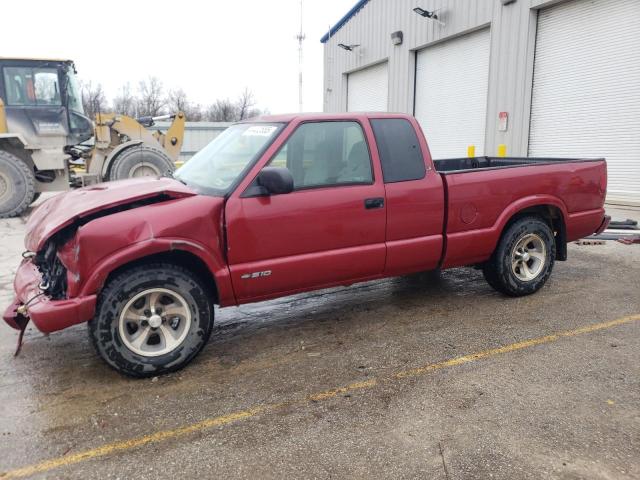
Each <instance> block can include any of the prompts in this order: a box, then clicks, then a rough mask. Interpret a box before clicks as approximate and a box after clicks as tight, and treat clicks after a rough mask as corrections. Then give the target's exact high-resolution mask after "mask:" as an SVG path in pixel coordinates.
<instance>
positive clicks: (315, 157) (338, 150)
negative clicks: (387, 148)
mask: <svg viewBox="0 0 640 480" xmlns="http://www.w3.org/2000/svg"><path fill="white" fill-rule="evenodd" d="M270 165H271V166H274V167H287V168H288V169H289V170H290V171H291V174H292V175H293V181H294V188H296V189H301V188H311V187H321V186H327V185H341V184H363V183H364V184H370V183H372V182H373V175H372V173H371V159H370V157H369V149H368V148H367V143H366V140H365V138H364V132H363V131H362V127H361V126H360V124H359V123H358V122H313V123H304V124H302V125H300V126H299V127H298V128H297V129H296V131H295V132H293V134H292V135H291V137H290V138H289V139H288V140H287V142H286V143H285V144H284V145H283V146H282V148H280V150H279V151H278V153H277V154H276V156H275V157H274V158H273V159H272V160H271V162H270Z"/></svg>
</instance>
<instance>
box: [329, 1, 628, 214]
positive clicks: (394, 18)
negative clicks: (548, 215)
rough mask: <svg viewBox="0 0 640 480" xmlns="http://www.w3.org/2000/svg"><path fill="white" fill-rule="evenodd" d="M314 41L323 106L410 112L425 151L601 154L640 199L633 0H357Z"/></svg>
mask: <svg viewBox="0 0 640 480" xmlns="http://www.w3.org/2000/svg"><path fill="white" fill-rule="evenodd" d="M415 8H421V9H422V13H423V15H426V16H423V15H420V14H419V13H416V12H415V11H414V9H415ZM433 13H435V16H436V17H437V19H436V18H434V17H433V16H432V17H431V18H429V15H432V14H433ZM394 32H395V33H394ZM398 32H401V33H398ZM392 34H393V35H392ZM399 37H400V38H399ZM322 42H323V43H324V44H325V47H324V52H325V53H324V64H325V79H324V83H325V91H324V109H325V111H329V112H336V111H396V112H406V113H412V114H414V115H415V116H416V117H417V118H418V120H419V121H420V123H421V125H422V127H423V129H424V131H425V134H426V135H427V139H428V141H429V143H430V147H431V153H432V156H433V157H434V158H446V157H461V156H465V155H466V152H467V145H470V144H472V145H475V146H476V155H495V154H496V150H497V146H498V145H499V144H505V145H506V146H507V151H508V154H509V155H513V156H524V155H530V156H567V157H606V159H607V161H608V166H609V186H608V191H609V195H608V201H610V202H612V203H622V204H640V1H639V0H361V1H359V2H358V3H357V4H356V5H355V6H354V7H353V8H352V9H351V11H349V12H348V13H347V15H345V16H344V17H343V18H342V19H341V20H340V21H339V22H338V23H337V24H336V25H335V26H334V27H332V28H331V30H330V32H328V33H327V34H326V35H325V36H324V37H323V38H322ZM399 42H401V43H399ZM340 44H342V47H341V46H340ZM355 45H358V46H355ZM345 47H346V48H345ZM349 49H350V50H349Z"/></svg>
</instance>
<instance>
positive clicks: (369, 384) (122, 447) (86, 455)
mask: <svg viewBox="0 0 640 480" xmlns="http://www.w3.org/2000/svg"><path fill="white" fill-rule="evenodd" d="M638 320H640V315H630V316H628V317H623V318H619V319H617V320H612V321H610V322H602V323H595V324H592V325H587V326H584V327H580V328H576V329H574V330H566V331H561V332H556V333H553V334H551V335H546V336H544V337H538V338H532V339H530V340H525V341H522V342H517V343H512V344H509V345H505V346H503V347H499V348H491V349H488V350H483V351H480V352H476V353H472V354H469V355H463V356H460V357H455V358H452V359H449V360H445V361H443V362H438V363H432V364H429V365H424V366H422V367H418V368H413V369H410V370H404V371H401V372H398V373H396V374H395V375H393V376H392V377H389V379H388V380H393V379H401V378H407V377H416V376H420V375H425V374H427V373H429V372H432V371H435V370H439V369H443V368H448V367H454V366H457V365H462V364H464V363H470V362H475V361H476V360H480V359H484V358H489V357H493V356H496V355H501V354H503V353H509V352H514V351H517V350H522V349H525V348H530V347H534V346H536V345H542V344H545V343H551V342H555V341H557V340H560V339H561V338H564V337H575V336H577V335H583V334H585V333H591V332H595V331H597V330H604V329H607V328H612V327H615V326H618V325H623V324H626V323H631V322H635V321H638ZM382 381H385V379H379V380H377V379H375V378H372V379H370V380H366V381H362V382H355V383H352V384H349V385H347V386H344V387H338V388H332V389H330V390H325V391H323V392H318V393H314V394H312V395H309V396H307V397H305V398H303V399H301V400H292V401H289V402H284V403H271V404H264V405H257V406H255V407H252V408H249V409H247V410H241V411H238V412H233V413H229V414H226V415H221V416H218V417H213V418H208V419H206V420H203V421H201V422H197V423H193V424H190V425H186V426H184V427H179V428H175V429H171V430H161V431H158V432H155V433H152V434H149V435H145V436H143V437H138V438H133V439H130V440H123V441H119V442H114V443H109V444H107V445H103V446H101V447H97V448H93V449H90V450H85V451H83V452H78V453H74V454H71V455H66V456H62V457H58V458H52V459H51V460H46V461H44V462H41V463H37V464H34V465H30V466H26V467H22V468H17V469H15V470H10V471H8V472H4V473H0V479H9V478H20V477H28V476H30V475H35V474H36V473H43V472H47V471H49V470H53V469H55V468H60V467H65V466H69V465H73V464H76V463H80V462H83V461H85V460H91V459H93V458H98V457H104V456H105V455H110V454H112V453H117V452H122V451H126V450H131V449H134V448H137V447H142V446H144V445H149V444H152V443H159V442H163V441H166V440H171V439H174V438H177V437H182V436H185V435H188V434H191V433H195V432H200V431H203V430H208V429H211V428H213V427H219V426H222V425H227V424H230V423H236V422H239V421H241V420H245V419H247V418H251V417H255V416H256V415H259V414H262V413H268V412H270V411H274V410H277V409H279V408H282V407H285V406H288V405H295V404H307V403H309V402H320V401H323V400H328V399H330V398H334V397H336V396H338V395H340V394H345V393H349V392H352V391H356V390H364V389H369V388H373V387H375V386H376V385H378V384H379V383H381V382H382Z"/></svg>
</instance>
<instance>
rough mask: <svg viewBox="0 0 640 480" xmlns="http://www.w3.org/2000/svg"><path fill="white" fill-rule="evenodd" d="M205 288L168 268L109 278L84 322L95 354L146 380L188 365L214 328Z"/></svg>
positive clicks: (184, 272)
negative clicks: (94, 310) (91, 312)
mask: <svg viewBox="0 0 640 480" xmlns="http://www.w3.org/2000/svg"><path fill="white" fill-rule="evenodd" d="M208 292H209V290H208V289H207V288H206V287H205V286H204V285H202V284H201V281H200V279H199V278H197V277H196V276H195V275H193V274H192V273H191V272H189V271H188V270H186V269H184V268H182V267H179V266H177V265H173V264H166V263H159V264H152V265H143V266H138V267H134V268H132V269H130V270H127V271H125V272H123V273H121V274H120V275H118V276H116V277H114V278H113V279H112V280H110V281H109V283H108V284H107V285H106V286H105V288H104V289H103V291H102V293H101V294H100V298H99V301H98V306H97V308H96V316H95V318H94V319H93V320H91V321H90V322H89V336H90V338H91V341H92V343H93V345H94V347H95V348H96V350H97V352H98V354H100V356H101V357H102V358H103V360H104V361H105V362H107V364H108V365H109V366H111V367H112V368H114V369H116V370H117V371H119V372H121V373H123V374H125V375H129V376H133V377H149V376H153V375H159V374H163V373H168V372H172V371H175V370H178V369H180V368H182V367H184V366H185V365H187V364H188V363H189V362H190V361H191V360H193V358H194V357H195V356H196V355H197V354H198V353H199V352H200V350H202V348H203V347H204V345H205V344H206V343H207V340H208V339H209V336H210V335H211V330H212V328H213V304H212V302H211V299H210V295H209V293H208Z"/></svg>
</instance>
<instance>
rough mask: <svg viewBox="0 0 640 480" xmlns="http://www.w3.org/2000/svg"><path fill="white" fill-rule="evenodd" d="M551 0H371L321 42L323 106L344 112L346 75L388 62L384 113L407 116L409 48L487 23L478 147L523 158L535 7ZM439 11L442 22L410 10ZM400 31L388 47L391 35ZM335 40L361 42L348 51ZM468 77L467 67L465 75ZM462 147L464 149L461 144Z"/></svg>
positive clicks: (411, 93) (412, 61)
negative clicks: (504, 119) (500, 148)
mask: <svg viewBox="0 0 640 480" xmlns="http://www.w3.org/2000/svg"><path fill="white" fill-rule="evenodd" d="M552 3H555V1H554V0H551V1H549V0H516V1H515V2H514V3H511V4H508V5H503V4H502V2H501V0H421V1H416V0H371V1H370V2H369V3H367V4H366V5H365V6H364V7H363V8H362V9H361V10H360V11H359V12H358V13H356V14H355V15H354V16H353V17H352V18H351V20H350V21H349V22H347V24H346V25H344V26H343V27H342V28H341V29H340V30H338V31H337V32H336V33H335V34H334V35H333V36H332V37H331V38H330V39H329V40H328V41H327V42H326V44H325V50H324V54H325V79H324V81H325V92H324V109H325V111H328V112H339V111H345V110H346V106H347V98H346V94H347V85H346V81H347V74H348V73H349V72H353V71H356V70H359V69H361V68H363V67H366V66H368V65H372V64H375V63H378V62H381V61H384V60H388V62H389V110H390V111H396V112H406V113H414V109H413V102H414V98H413V97H414V78H415V58H416V54H415V52H416V51H417V50H420V49H422V48H424V47H426V46H429V45H432V44H434V43H437V42H440V41H443V40H446V39H449V38H452V37H455V36H458V35H462V34H465V33H469V32H471V31H474V30H477V29H480V28H484V27H487V26H489V27H490V34H491V54H490V55H491V60H490V68H489V91H488V93H487V121H486V139H485V152H486V153H487V154H491V153H495V151H496V148H497V145H498V144H500V143H505V144H507V147H508V153H509V154H512V155H526V153H527V143H528V131H529V111H530V104H531V82H532V72H533V56H534V49H535V33H536V32H535V30H536V16H537V11H536V10H532V7H540V6H546V5H550V4H552ZM417 6H419V7H421V8H423V9H425V10H430V11H432V10H438V12H437V13H438V16H439V17H440V20H441V21H442V22H443V23H444V26H442V25H440V24H438V23H437V22H434V21H432V20H429V19H426V18H423V17H421V16H419V15H417V14H416V13H415V12H413V8H414V7H417ZM396 30H401V31H402V32H403V33H404V41H403V44H402V45H400V46H394V45H393V44H392V42H391V38H390V35H391V33H392V32H394V31H396ZM338 43H344V44H360V45H361V47H358V48H357V49H354V51H353V52H347V51H344V50H342V49H340V48H338V47H337V44H338ZM469 74H470V75H473V72H469ZM502 111H505V112H508V114H509V128H508V130H507V131H506V132H499V131H498V113H499V112H502ZM461 147H462V148H464V146H461Z"/></svg>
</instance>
